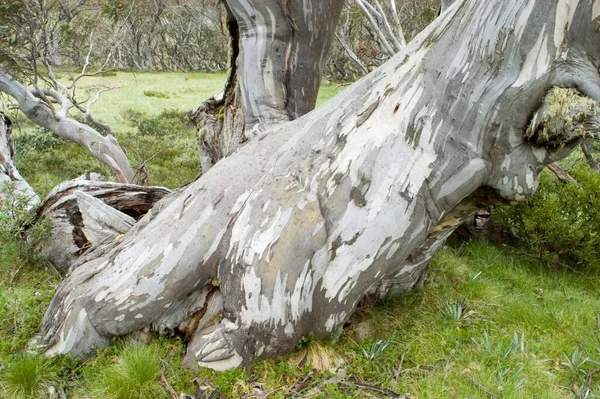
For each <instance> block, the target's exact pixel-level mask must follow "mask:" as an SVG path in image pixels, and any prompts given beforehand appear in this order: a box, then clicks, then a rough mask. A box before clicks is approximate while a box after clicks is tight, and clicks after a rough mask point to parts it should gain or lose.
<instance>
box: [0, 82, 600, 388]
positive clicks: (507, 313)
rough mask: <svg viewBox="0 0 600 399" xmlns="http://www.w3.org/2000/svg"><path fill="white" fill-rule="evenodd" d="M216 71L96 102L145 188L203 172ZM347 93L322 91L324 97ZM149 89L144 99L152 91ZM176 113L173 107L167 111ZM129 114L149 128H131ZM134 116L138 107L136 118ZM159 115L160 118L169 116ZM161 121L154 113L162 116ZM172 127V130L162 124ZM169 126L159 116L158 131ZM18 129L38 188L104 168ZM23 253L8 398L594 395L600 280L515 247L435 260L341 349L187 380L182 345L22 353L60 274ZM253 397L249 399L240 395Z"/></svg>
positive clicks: (6, 369) (5, 378) (3, 256)
mask: <svg viewBox="0 0 600 399" xmlns="http://www.w3.org/2000/svg"><path fill="white" fill-rule="evenodd" d="M223 79H224V76H223V75H222V74H178V73H175V74H135V75H134V74H131V73H118V74H117V76H116V77H105V78H95V79H94V80H93V81H92V80H89V81H86V82H85V84H89V85H92V84H94V85H101V84H102V85H113V84H118V85H119V86H121V89H118V90H114V91H111V92H109V93H106V95H105V96H104V97H103V98H102V100H101V101H100V102H99V103H98V105H97V112H96V114H97V115H98V117H100V118H103V119H105V120H106V121H108V122H110V123H113V125H114V126H115V131H116V132H117V134H118V137H119V140H120V141H121V143H122V144H123V145H124V147H125V148H126V150H127V151H128V153H129V155H130V157H131V158H132V160H134V161H135V160H137V159H146V158H147V157H149V156H151V155H152V154H153V153H156V152H157V151H161V156H159V157H157V158H156V159H155V160H154V161H152V162H151V163H150V165H149V167H150V169H151V172H152V176H151V183H153V184H159V185H166V186H170V187H177V186H179V185H181V184H185V183H187V182H189V181H191V180H192V179H193V178H194V177H195V176H196V174H197V171H198V170H199V165H198V162H197V156H196V152H195V138H194V131H193V128H191V127H190V126H188V125H186V124H185V122H184V121H183V120H181V112H182V111H187V110H189V109H190V108H192V107H193V106H195V105H197V104H198V103H199V102H200V101H201V100H202V99H204V98H206V97H208V96H209V95H212V94H214V93H216V92H218V91H219V90H220V87H221V84H222V82H223ZM337 91H339V88H337V87H336V86H335V85H330V86H325V87H324V89H323V90H322V95H321V98H320V103H322V102H323V101H325V100H326V99H327V98H329V97H331V96H333V95H334V94H335V93H336V92H337ZM144 92H146V94H147V95H144ZM171 109H175V110H176V111H178V112H179V113H178V112H173V111H167V112H165V110H171ZM132 110H133V111H135V112H137V113H138V116H140V115H141V116H140V118H141V120H144V121H145V122H144V124H145V125H144V126H145V127H144V128H142V127H140V126H142V124H139V125H138V126H135V124H134V123H132V120H133V119H135V118H132ZM135 112H133V113H134V114H135ZM161 113H162V114H161ZM159 114H160V115H159ZM165 121H166V122H165ZM161 122H165V123H164V124H161ZM31 130H32V127H31V126H28V125H25V129H24V131H22V132H20V133H19V135H21V138H19V140H20V141H19V143H20V144H21V147H20V151H19V155H20V158H19V165H20V168H21V169H22V172H23V174H24V175H25V176H26V177H27V178H28V179H29V180H30V181H31V182H32V183H33V184H34V186H35V187H36V189H37V190H39V191H40V192H41V193H46V192H47V191H48V190H49V189H50V188H51V187H52V186H53V185H54V184H56V183H58V182H60V181H63V180H65V179H68V178H72V177H75V176H77V175H80V174H81V173H83V171H84V170H86V169H87V170H93V171H96V170H98V171H101V172H104V173H105V174H107V175H108V172H107V171H106V170H104V169H103V168H102V167H100V166H99V165H98V163H97V162H96V161H95V160H93V159H92V158H91V157H90V156H88V155H87V154H86V153H85V151H83V150H81V149H80V148H78V147H77V146H75V145H71V144H68V143H64V142H61V141H57V140H53V139H51V138H48V137H49V136H47V135H46V136H44V135H40V134H37V133H31ZM15 248H17V249H18V246H10V245H6V242H3V243H2V245H1V246H0V318H2V319H3V323H2V324H1V325H0V398H1V397H4V398H11V399H12V398H21V397H23V398H25V397H28V398H46V397H49V393H48V392H49V391H48V390H49V389H53V388H52V387H56V388H59V389H60V390H64V391H65V392H67V394H68V397H69V398H95V399H103V398H115V399H120V398H128V399H134V398H171V397H172V395H171V394H170V393H169V392H168V390H167V388H166V387H167V386H171V388H172V390H174V391H175V392H177V393H178V394H180V393H182V392H187V393H192V392H194V390H195V389H196V388H195V387H194V386H193V385H192V381H194V380H195V379H196V381H197V382H198V384H199V386H200V388H202V389H205V390H206V392H212V391H214V390H216V391H218V393H219V394H220V395H222V396H225V397H230V398H240V397H247V398H265V397H267V394H268V397H269V398H287V397H298V398H313V397H316V398H365V397H393V395H392V392H395V393H398V394H400V395H405V396H404V398H405V399H406V398H413V399H414V398H584V397H592V392H600V386H599V385H598V383H597V382H596V381H600V374H596V371H598V368H599V367H600V363H598V362H600V336H599V334H600V332H599V330H600V295H599V294H600V288H599V287H600V284H599V283H600V281H599V280H600V277H599V276H597V275H582V274H578V273H574V272H571V271H564V270H557V269H556V268H549V267H547V266H544V265H540V264H538V263H536V262H532V261H531V259H530V258H529V257H528V256H527V255H524V254H522V253H520V252H517V251H516V250H511V249H509V248H498V247H495V246H492V245H490V244H487V243H481V242H473V243H469V244H464V245H463V246H462V247H460V248H454V249H453V248H446V249H444V250H443V251H442V252H441V253H440V254H438V256H436V258H435V260H434V262H433V264H432V270H431V278H430V282H429V283H428V284H427V285H426V286H425V288H424V289H422V290H420V291H418V292H414V293H409V294H406V295H404V296H402V297H400V298H394V299H392V298H389V299H385V300H381V301H380V302H378V303H376V304H374V305H373V306H372V307H371V308H369V309H365V310H362V311H361V312H360V314H358V315H356V316H355V317H354V318H353V319H352V320H351V322H350V323H349V324H348V326H347V327H346V328H345V329H344V330H343V331H340V334H339V336H338V337H337V340H336V341H335V342H324V341H318V340H311V339H306V340H305V341H304V342H302V343H301V345H299V346H298V350H297V351H296V352H295V353H293V354H292V355H290V356H288V357H285V358H281V359H275V360H271V361H265V362H260V363H258V364H256V365H254V366H252V367H250V368H248V369H240V370H233V371H228V372H223V373H216V372H212V371H208V370H202V371H200V372H191V371H189V370H185V369H183V368H182V367H181V365H180V358H181V354H182V353H183V351H184V347H183V344H182V343H181V342H180V341H179V340H178V339H176V338H159V337H154V339H153V342H152V344H151V345H150V346H144V345H139V344H137V343H135V342H132V341H129V340H125V341H116V342H115V344H114V345H113V346H111V347H110V348H108V349H106V350H103V351H100V352H99V353H98V355H97V356H96V357H94V358H92V359H87V360H81V359H71V358H68V357H59V358H55V359H51V360H47V359H44V358H40V357H35V356H30V355H25V354H24V351H25V349H26V346H27V342H28V341H29V340H30V339H31V338H32V337H33V336H34V334H35V333H36V332H37V331H38V328H39V321H40V319H41V317H42V315H43V312H44V310H45V309H46V307H47V305H48V303H49V301H50V300H51V298H52V295H53V292H54V289H55V287H56V285H57V284H58V283H59V281H60V278H61V277H60V276H59V275H58V274H57V273H55V272H53V271H52V270H51V269H46V268H40V267H39V265H38V266H32V265H30V264H29V263H27V262H26V261H25V256H24V254H23V253H22V251H19V250H17V249H15ZM244 395H246V396H244Z"/></svg>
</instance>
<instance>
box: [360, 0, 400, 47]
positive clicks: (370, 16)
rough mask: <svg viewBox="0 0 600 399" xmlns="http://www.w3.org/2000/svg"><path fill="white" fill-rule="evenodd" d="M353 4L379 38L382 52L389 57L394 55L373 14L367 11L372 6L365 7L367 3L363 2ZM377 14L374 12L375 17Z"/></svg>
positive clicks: (361, 0)
mask: <svg viewBox="0 0 600 399" xmlns="http://www.w3.org/2000/svg"><path fill="white" fill-rule="evenodd" d="M354 2H355V3H356V5H357V6H358V8H360V9H361V11H362V12H363V13H364V14H365V17H366V18H367V20H369V23H370V24H371V27H372V28H373V30H374V31H375V33H376V34H377V36H378V38H379V41H380V42H381V46H382V47H383V50H384V51H385V52H386V53H387V54H388V55H389V56H390V57H391V56H392V55H394V54H395V53H396V52H395V51H394V49H393V48H392V46H391V45H390V43H389V42H388V40H387V39H386V37H385V35H384V33H383V32H382V31H381V28H379V24H378V23H377V21H375V19H374V18H373V14H371V11H370V10H369V9H368V7H371V8H372V6H371V5H368V6H367V4H368V3H367V2H365V1H363V0H354ZM377 14H378V13H377V12H376V11H375V15H377Z"/></svg>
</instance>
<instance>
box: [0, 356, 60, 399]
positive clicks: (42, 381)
mask: <svg viewBox="0 0 600 399" xmlns="http://www.w3.org/2000/svg"><path fill="white" fill-rule="evenodd" d="M57 381H58V379H57V373H56V371H55V370H54V368H53V367H52V365H51V363H50V361H49V360H48V359H47V358H45V357H42V356H24V357H22V358H20V359H17V360H15V361H13V362H11V363H10V364H9V365H8V367H7V368H6V370H5V371H3V372H2V374H1V375H0V387H1V388H2V391H1V392H2V394H3V397H5V398H11V399H22V398H23V399H26V398H27V399H28V398H32V399H37V398H46V397H48V396H49V391H48V389H49V388H50V387H51V386H52V385H54V384H56V383H57Z"/></svg>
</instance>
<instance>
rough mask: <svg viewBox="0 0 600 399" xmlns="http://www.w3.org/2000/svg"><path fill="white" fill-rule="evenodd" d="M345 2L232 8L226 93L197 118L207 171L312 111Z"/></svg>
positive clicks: (294, 1)
mask: <svg viewBox="0 0 600 399" xmlns="http://www.w3.org/2000/svg"><path fill="white" fill-rule="evenodd" d="M343 5H344V0H331V1H320V0H310V1H301V0H290V1H283V0H267V1H264V0H260V1H257V0H227V1H226V7H227V11H228V13H229V20H228V24H229V31H230V34H231V36H232V43H231V46H230V53H229V56H230V72H229V78H228V82H227V85H226V88H225V91H224V93H221V94H220V95H219V96H215V97H213V98H211V99H209V100H208V101H207V102H205V103H204V104H202V105H201V106H200V107H199V108H197V109H196V110H194V111H192V113H191V117H192V120H193V121H194V122H195V123H196V125H197V126H198V135H199V149H200V153H201V159H202V167H203V170H204V171H206V170H208V168H209V167H210V166H212V165H213V164H214V163H216V162H217V161H218V160H219V159H221V158H222V157H223V156H227V155H228V154H230V153H232V152H233V151H235V150H236V149H237V148H238V147H239V145H240V144H241V143H242V142H244V141H245V140H247V139H248V138H250V137H252V136H253V135H255V134H257V133H258V132H262V131H264V130H266V129H268V128H270V127H272V126H274V125H276V124H278V123H283V122H288V121H290V120H293V119H296V118H298V117H299V116H302V115H304V114H306V113H308V112H310V111H311V110H313V109H314V107H315V104H316V101H317V95H318V92H319V86H320V83H321V78H322V74H323V68H324V67H325V61H326V56H327V52H328V50H329V46H330V44H331V41H332V39H333V36H334V34H335V28H336V26H337V21H338V18H339V14H340V12H341V9H342V7H343Z"/></svg>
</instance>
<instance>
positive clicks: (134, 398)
mask: <svg viewBox="0 0 600 399" xmlns="http://www.w3.org/2000/svg"><path fill="white" fill-rule="evenodd" d="M161 370H162V364H161V356H160V352H159V351H158V350H157V348H156V347H155V346H151V345H143V344H140V343H131V344H128V345H127V346H126V347H125V348H124V349H123V351H122V352H121V354H120V356H119V358H118V361H117V362H116V363H115V364H109V365H105V366H103V367H99V368H98V369H97V370H96V372H95V373H94V375H92V376H91V378H90V380H89V383H88V387H89V391H90V392H91V393H92V396H93V397H98V398H107V399H147V398H153V399H154V398H156V399H160V398H165V397H166V392H165V390H164V388H163V387H162V385H161V384H160V382H159V380H160V377H161Z"/></svg>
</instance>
